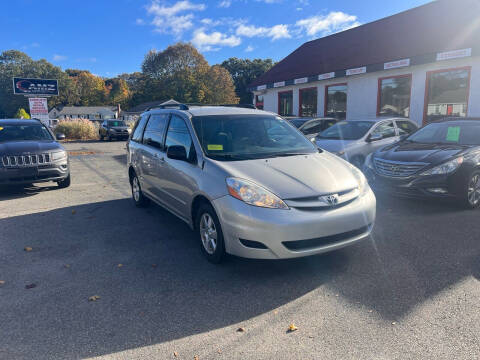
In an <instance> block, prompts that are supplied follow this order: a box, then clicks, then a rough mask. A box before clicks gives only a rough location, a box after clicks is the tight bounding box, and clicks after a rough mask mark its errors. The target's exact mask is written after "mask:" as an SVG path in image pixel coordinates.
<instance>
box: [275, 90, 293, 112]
mask: <svg viewBox="0 0 480 360" xmlns="http://www.w3.org/2000/svg"><path fill="white" fill-rule="evenodd" d="M278 115H281V116H291V115H293V91H281V92H279V93H278Z"/></svg>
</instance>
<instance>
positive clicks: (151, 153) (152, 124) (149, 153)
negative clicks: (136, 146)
mask: <svg viewBox="0 0 480 360" xmlns="http://www.w3.org/2000/svg"><path fill="white" fill-rule="evenodd" d="M168 118H169V114H168V113H166V112H164V113H157V114H152V115H150V118H149V119H148V122H147V125H146V126H145V131H144V133H143V140H142V144H143V146H142V151H141V153H140V158H141V159H140V164H141V173H142V175H141V176H142V180H141V181H142V183H143V190H144V191H145V192H147V193H148V194H149V195H150V196H152V197H153V198H155V199H156V200H157V201H159V202H164V201H165V197H164V196H163V193H162V190H161V189H162V181H163V179H162V173H163V172H162V167H163V163H164V161H165V146H164V134H165V128H166V125H167V123H168Z"/></svg>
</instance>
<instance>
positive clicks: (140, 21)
mask: <svg viewBox="0 0 480 360" xmlns="http://www.w3.org/2000/svg"><path fill="white" fill-rule="evenodd" d="M135 23H136V24H137V25H145V20H143V19H137V20H135Z"/></svg>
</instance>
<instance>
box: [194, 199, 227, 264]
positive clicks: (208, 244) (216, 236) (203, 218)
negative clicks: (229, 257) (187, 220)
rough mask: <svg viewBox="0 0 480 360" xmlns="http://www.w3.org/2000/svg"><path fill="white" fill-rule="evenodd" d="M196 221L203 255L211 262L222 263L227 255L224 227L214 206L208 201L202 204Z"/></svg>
mask: <svg viewBox="0 0 480 360" xmlns="http://www.w3.org/2000/svg"><path fill="white" fill-rule="evenodd" d="M195 222H196V223H195V225H196V226H195V228H196V230H197V232H198V235H199V239H200V248H201V250H202V253H203V255H204V256H205V257H206V258H207V260H208V261H210V262H211V263H214V264H218V263H220V262H221V261H222V260H223V258H224V257H225V243H224V241H223V232H222V227H221V225H220V221H219V220H218V217H217V214H216V213H215V210H214V209H213V207H212V206H211V205H210V204H207V203H205V204H203V205H202V206H200V208H199V209H198V212H197V216H196V219H195Z"/></svg>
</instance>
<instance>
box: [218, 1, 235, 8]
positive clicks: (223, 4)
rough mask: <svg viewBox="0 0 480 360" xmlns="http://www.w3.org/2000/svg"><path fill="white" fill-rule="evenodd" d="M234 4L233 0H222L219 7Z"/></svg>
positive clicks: (227, 6)
mask: <svg viewBox="0 0 480 360" xmlns="http://www.w3.org/2000/svg"><path fill="white" fill-rule="evenodd" d="M231 5H232V0H222V1H220V2H219V3H218V7H221V8H229V7H230V6H231Z"/></svg>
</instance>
